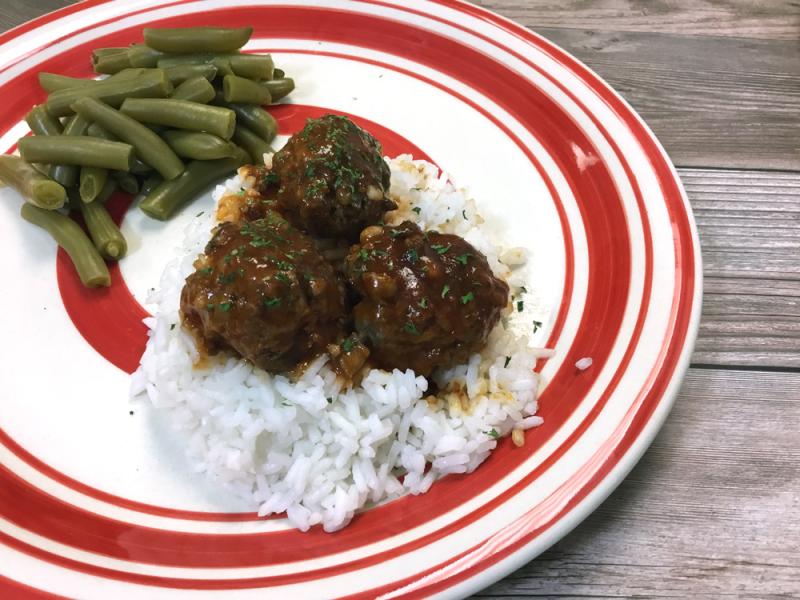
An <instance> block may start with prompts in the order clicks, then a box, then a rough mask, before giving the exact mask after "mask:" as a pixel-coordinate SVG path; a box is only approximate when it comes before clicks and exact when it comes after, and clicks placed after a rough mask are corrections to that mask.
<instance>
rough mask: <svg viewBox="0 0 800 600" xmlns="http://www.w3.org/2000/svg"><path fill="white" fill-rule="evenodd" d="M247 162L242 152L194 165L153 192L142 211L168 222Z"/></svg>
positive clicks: (194, 162)
mask: <svg viewBox="0 0 800 600" xmlns="http://www.w3.org/2000/svg"><path fill="white" fill-rule="evenodd" d="M247 160H248V157H247V154H246V153H245V152H244V151H242V150H239V152H237V155H236V156H235V157H232V158H220V159H217V160H195V161H192V162H190V163H189V164H188V165H187V166H186V170H185V171H184V172H183V173H182V174H181V176H180V177H178V178H177V179H174V180H173V181H165V182H164V183H162V184H161V185H159V186H158V187H156V188H155V189H154V190H153V191H152V192H150V193H149V194H148V195H147V197H146V198H145V199H144V200H142V202H141V203H140V204H139V208H141V209H142V211H143V212H144V213H145V214H147V215H148V216H150V217H153V218H154V219H160V220H162V221H165V220H167V219H169V218H170V217H171V216H172V215H173V214H175V211H177V210H178V209H179V208H181V207H182V206H183V205H185V204H187V203H188V202H190V201H191V200H193V199H194V198H195V197H196V196H197V195H198V194H200V192H202V191H203V190H204V189H205V188H207V187H208V186H210V185H212V184H213V183H215V182H216V181H217V180H218V179H220V178H222V177H225V176H226V175H230V174H231V173H232V172H233V171H235V170H236V169H237V168H239V167H240V166H242V165H243V164H245V163H246V162H247Z"/></svg>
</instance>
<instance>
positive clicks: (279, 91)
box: [261, 77, 294, 102]
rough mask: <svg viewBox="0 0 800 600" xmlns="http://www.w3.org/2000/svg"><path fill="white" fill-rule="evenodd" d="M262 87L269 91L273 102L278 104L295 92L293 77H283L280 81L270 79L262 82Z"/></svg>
mask: <svg viewBox="0 0 800 600" xmlns="http://www.w3.org/2000/svg"><path fill="white" fill-rule="evenodd" d="M261 85H263V86H264V87H265V88H267V89H268V90H269V93H270V96H272V101H273V102H277V101H278V100H280V99H281V98H283V97H284V96H287V95H288V94H289V93H291V91H292V90H294V79H292V78H291V77H281V78H280V79H270V80H269V81H262V82H261Z"/></svg>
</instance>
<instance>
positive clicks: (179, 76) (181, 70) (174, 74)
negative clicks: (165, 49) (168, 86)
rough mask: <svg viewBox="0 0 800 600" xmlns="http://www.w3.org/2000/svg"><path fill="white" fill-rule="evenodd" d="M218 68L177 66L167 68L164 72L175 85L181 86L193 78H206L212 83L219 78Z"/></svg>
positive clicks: (211, 66) (209, 66)
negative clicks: (215, 78)
mask: <svg viewBox="0 0 800 600" xmlns="http://www.w3.org/2000/svg"><path fill="white" fill-rule="evenodd" d="M217 71H218V69H217V67H215V66H214V65H211V64H202V65H175V66H174V67H167V68H166V69H164V72H165V73H166V74H167V78H169V80H170V81H171V82H172V84H173V85H179V84H181V83H183V82H184V81H186V80H187V79H192V78H193V77H204V78H205V79H206V80H208V81H212V80H213V79H214V77H216V76H217Z"/></svg>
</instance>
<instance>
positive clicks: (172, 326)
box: [169, 323, 175, 331]
mask: <svg viewBox="0 0 800 600" xmlns="http://www.w3.org/2000/svg"><path fill="white" fill-rule="evenodd" d="M173 329H175V323H173V324H172V325H170V326H169V330H170V331H172V330H173Z"/></svg>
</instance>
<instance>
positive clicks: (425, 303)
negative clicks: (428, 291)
mask: <svg viewBox="0 0 800 600" xmlns="http://www.w3.org/2000/svg"><path fill="white" fill-rule="evenodd" d="M419 305H420V307H421V308H428V299H427V298H423V299H422V300H420V301H419Z"/></svg>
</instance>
